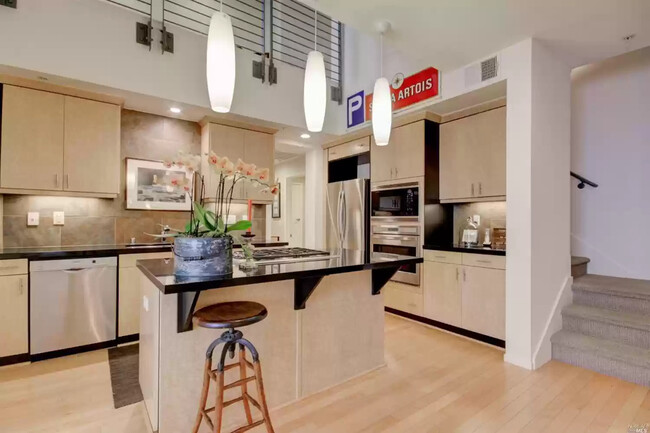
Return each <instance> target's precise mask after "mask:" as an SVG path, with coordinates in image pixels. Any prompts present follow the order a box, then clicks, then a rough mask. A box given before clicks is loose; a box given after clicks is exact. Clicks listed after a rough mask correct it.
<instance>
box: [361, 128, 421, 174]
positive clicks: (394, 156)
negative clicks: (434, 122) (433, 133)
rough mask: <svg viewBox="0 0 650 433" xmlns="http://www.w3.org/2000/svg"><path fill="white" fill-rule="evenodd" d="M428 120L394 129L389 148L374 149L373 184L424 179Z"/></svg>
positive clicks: (372, 149)
mask: <svg viewBox="0 0 650 433" xmlns="http://www.w3.org/2000/svg"><path fill="white" fill-rule="evenodd" d="M424 129H425V121H424V120H420V121H417V122H413V123H409V124H406V125H403V126H399V127H397V128H393V130H392V132H391V136H390V142H389V143H388V145H387V146H377V145H376V144H375V140H374V138H373V139H372V145H371V150H370V172H371V174H370V178H371V180H372V181H373V182H380V181H387V180H395V179H405V178H411V177H419V176H424V162H425V155H424V143H425V138H424V137H425V136H424Z"/></svg>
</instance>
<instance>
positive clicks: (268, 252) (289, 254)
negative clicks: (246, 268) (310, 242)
mask: <svg viewBox="0 0 650 433" xmlns="http://www.w3.org/2000/svg"><path fill="white" fill-rule="evenodd" d="M329 254H330V253H329V252H327V251H319V250H311V249H309V248H299V247H285V248H259V249H256V250H254V251H253V258H254V259H255V260H258V261H266V260H277V259H302V258H306V257H314V256H329ZM233 256H234V258H236V259H243V258H244V252H243V251H235V252H234V253H233Z"/></svg>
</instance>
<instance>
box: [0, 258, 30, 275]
mask: <svg viewBox="0 0 650 433" xmlns="http://www.w3.org/2000/svg"><path fill="white" fill-rule="evenodd" d="M26 273H27V259H14V260H0V275H21V274H26Z"/></svg>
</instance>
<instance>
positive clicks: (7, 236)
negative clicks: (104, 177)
mask: <svg viewBox="0 0 650 433" xmlns="http://www.w3.org/2000/svg"><path fill="white" fill-rule="evenodd" d="M200 133H201V131H200V126H199V125H198V124H197V123H195V122H188V121H184V120H179V119H171V118H167V117H162V116H156V115H152V114H146V113H140V112H137V111H130V110H122V129H121V158H122V164H121V178H120V179H121V181H120V182H121V188H120V191H121V193H120V195H119V196H118V197H117V198H115V199H100V198H82V197H54V196H29V195H5V196H4V197H3V200H1V201H0V204H2V241H3V245H2V246H3V247H4V248H11V247H35V246H61V245H100V244H113V243H117V244H121V243H129V242H130V241H131V239H132V238H135V241H136V242H154V241H155V239H154V238H153V237H151V236H149V235H147V233H150V234H157V233H160V231H161V228H162V227H161V226H163V225H169V226H170V227H173V228H179V229H182V228H183V227H184V226H185V224H186V223H187V219H188V217H189V212H174V211H143V210H127V209H125V193H124V191H125V169H126V163H125V159H126V158H141V159H151V160H161V159H163V158H165V157H167V156H173V155H175V154H176V152H178V150H184V151H186V152H192V153H199V152H200V148H201V144H200V135H201V134H200ZM54 211H63V212H65V224H64V225H63V226H55V225H54V223H53V218H52V213H53V212H54ZM27 212H39V213H40V223H39V225H38V226H36V227H28V226H27ZM230 213H231V215H236V216H239V217H245V216H246V205H243V204H236V205H235V204H234V205H233V206H232V208H231V212H230ZM265 231H266V206H265V205H254V209H253V232H254V233H255V234H256V235H257V237H258V238H264V237H265V235H266V233H265Z"/></svg>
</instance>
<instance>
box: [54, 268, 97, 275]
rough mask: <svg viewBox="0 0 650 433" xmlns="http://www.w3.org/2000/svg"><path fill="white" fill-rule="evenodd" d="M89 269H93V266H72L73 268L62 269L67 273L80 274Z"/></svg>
mask: <svg viewBox="0 0 650 433" xmlns="http://www.w3.org/2000/svg"><path fill="white" fill-rule="evenodd" d="M88 269H93V268H71V269H61V271H62V272H65V273H66V274H78V273H80V272H83V271H87V270H88Z"/></svg>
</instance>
